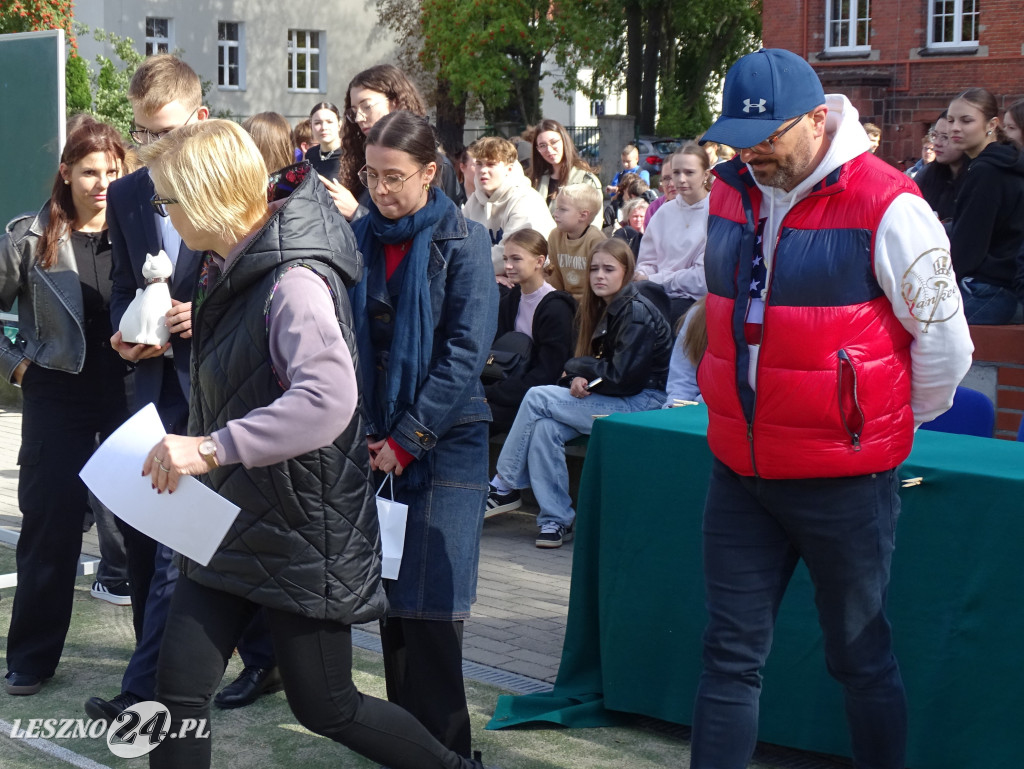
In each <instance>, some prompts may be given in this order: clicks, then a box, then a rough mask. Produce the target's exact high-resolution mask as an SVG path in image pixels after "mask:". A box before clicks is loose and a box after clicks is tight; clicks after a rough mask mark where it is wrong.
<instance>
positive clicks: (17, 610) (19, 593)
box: [7, 366, 127, 678]
mask: <svg viewBox="0 0 1024 769" xmlns="http://www.w3.org/2000/svg"><path fill="white" fill-rule="evenodd" d="M90 384H91V383H90V382H89V381H88V380H83V379H82V378H81V377H79V376H78V375H75V374H67V373H64V372H61V371H51V370H49V369H44V368H41V367H39V366H29V367H28V370H27V371H26V372H25V378H24V380H23V382H22V386H23V388H24V390H23V395H24V398H23V406H22V416H21V450H20V452H19V453H18V464H19V466H20V470H19V473H18V505H19V507H20V508H21V514H22V522H21V535H20V536H19V538H18V548H17V564H18V587H17V590H16V591H15V593H14V606H13V608H12V611H11V626H10V630H9V631H8V633H7V669H8V670H12V671H17V672H19V673H28V674H30V675H35V676H39V677H40V678H49V677H50V676H52V675H53V674H54V671H55V670H56V669H57V663H58V662H59V661H60V656H61V653H62V652H63V651H64V640H65V638H66V636H67V632H68V627H69V626H70V624H71V606H72V602H73V599H74V589H75V574H76V572H77V570H78V558H79V556H80V555H81V553H82V521H83V520H84V519H85V511H86V510H87V509H88V507H89V494H88V489H86V486H85V484H84V483H82V481H81V479H80V478H79V477H78V473H79V471H80V470H81V469H82V467H83V465H85V463H86V461H87V460H88V459H89V457H90V456H91V455H92V453H93V450H94V449H95V448H96V438H97V436H100V438H101V439H102V438H105V437H106V436H107V435H108V434H109V433H111V432H112V431H113V430H114V429H115V428H117V427H118V426H119V425H120V424H121V423H122V422H123V421H124V420H125V418H126V417H127V407H126V405H125V400H124V389H123V386H122V387H121V389H120V391H119V392H118V391H117V389H116V388H111V389H109V390H106V391H103V390H102V389H101V390H99V391H97V388H95V387H91V386H90Z"/></svg>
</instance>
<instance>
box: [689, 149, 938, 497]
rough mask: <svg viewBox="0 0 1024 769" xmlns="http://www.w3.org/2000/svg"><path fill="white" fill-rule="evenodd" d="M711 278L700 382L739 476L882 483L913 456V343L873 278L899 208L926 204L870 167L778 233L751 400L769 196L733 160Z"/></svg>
mask: <svg viewBox="0 0 1024 769" xmlns="http://www.w3.org/2000/svg"><path fill="white" fill-rule="evenodd" d="M716 175H717V176H718V177H719V180H718V181H716V183H715V186H714V189H713V191H712V193H711V211H710V220H709V224H708V241H707V243H708V245H707V251H706V255H705V260H704V264H705V271H706V273H707V282H708V299H707V324H708V348H707V353H706V354H705V355H704V359H703V361H702V362H701V366H700V371H699V374H698V380H699V384H700V391H701V394H703V396H704V399H705V401H706V403H707V406H708V412H709V425H708V443H709V444H710V447H711V451H712V453H713V454H714V455H715V456H716V457H717V458H718V459H719V460H721V461H722V462H723V463H724V464H726V465H727V466H728V467H730V468H731V469H732V470H734V471H735V472H737V473H739V474H740V475H746V476H752V475H757V476H760V477H763V478H828V477H839V476H851V475H862V474H865V473H872V472H880V471H883V470H888V469H891V468H893V467H895V466H896V465H898V464H899V463H900V462H902V461H903V460H904V459H906V457H907V455H908V454H909V453H910V447H911V444H912V443H913V437H914V416H913V413H912V412H911V409H910V388H911V379H910V343H911V340H912V337H911V335H910V334H909V333H908V332H907V331H906V330H905V329H904V328H903V326H902V325H901V324H900V322H899V320H897V318H896V316H895V314H894V313H893V311H892V306H891V304H890V303H889V299H888V298H887V297H886V296H885V294H884V293H883V291H882V288H881V286H879V284H878V281H877V280H876V278H875V273H874V245H875V234H876V232H877V230H878V225H879V223H880V222H881V219H882V216H883V215H884V213H885V211H886V209H887V208H888V206H889V204H890V203H891V202H892V200H893V199H894V198H895V197H896V196H898V195H900V194H902V193H905V192H911V193H913V194H919V193H918V192H917V188H916V186H915V185H914V183H913V182H912V181H910V180H909V179H907V177H905V176H903V175H902V174H900V173H898V172H897V171H896V170H895V169H893V168H891V167H890V166H888V165H886V164H885V163H884V162H882V161H881V160H879V159H877V158H875V157H874V156H873V155H871V154H869V153H864V154H863V155H860V156H858V157H856V158H854V159H853V160H851V161H850V162H848V163H845V164H844V165H842V166H840V167H839V168H838V169H836V170H835V171H833V172H832V173H830V174H829V175H828V176H827V177H825V178H824V179H823V180H822V181H821V182H819V183H818V184H817V185H815V186H814V188H813V190H812V191H811V193H810V194H809V195H808V196H807V197H806V198H804V199H803V200H801V201H800V202H799V203H797V204H796V205H795V206H793V208H792V209H790V211H789V212H788V213H787V214H786V216H785V218H784V219H783V222H782V226H781V228H780V229H779V235H778V240H777V242H776V245H775V252H774V258H773V260H772V272H771V276H770V278H769V282H768V286H767V293H766V295H765V312H764V325H763V326H762V338H761V347H760V351H759V354H758V361H757V380H756V384H757V391H756V393H755V392H754V390H753V389H752V388H751V387H750V385H749V384H748V376H747V375H748V365H749V359H750V355H749V352H748V348H747V341H746V339H745V336H744V322H745V318H746V312H747V303H748V296H749V290H748V286H749V285H750V281H751V272H752V260H753V254H754V247H755V237H756V235H755V231H756V224H757V215H758V213H757V212H760V210H761V191H760V190H759V189H758V187H757V186H756V185H755V184H754V181H753V178H752V177H751V174H750V172H749V170H748V169H747V167H746V166H745V165H744V164H743V163H741V162H740V161H739V159H738V158H737V159H736V160H735V161H732V162H730V163H726V164H722V165H720V166H719V167H718V169H716Z"/></svg>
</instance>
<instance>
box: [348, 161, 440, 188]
mask: <svg viewBox="0 0 1024 769" xmlns="http://www.w3.org/2000/svg"><path fill="white" fill-rule="evenodd" d="M424 168H426V166H425V165H424V166H420V167H419V168H417V169H416V170H415V171H413V172H412V173H411V174H409V175H408V176H399V175H398V174H390V175H388V176H378V175H377V174H375V173H373V172H372V171H367V170H366V166H363V167H362V168H360V169H359V181H361V182H362V183H363V186H364V187H366V188H367V189H370V190H375V189H377V185H378V184H383V185H384V187H385V189H387V191H388V192H401V191H402V188H403V187H405V183H406V182H407V181H409V180H410V179H411V178H412V177H414V176H415V175H416V174H418V173H419V172H420V171H422V170H423V169H424Z"/></svg>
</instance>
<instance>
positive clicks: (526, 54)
mask: <svg viewBox="0 0 1024 769" xmlns="http://www.w3.org/2000/svg"><path fill="white" fill-rule="evenodd" d="M614 8H616V6H613V4H612V3H611V0H555V2H551V0H422V2H421V3H420V13H419V15H418V21H419V32H418V34H419V36H420V38H421V39H422V48H421V50H420V58H421V60H422V63H423V65H424V66H425V67H427V68H428V69H430V70H433V71H436V72H437V75H438V77H439V78H440V79H442V80H444V81H446V82H447V84H448V86H449V88H450V93H451V98H452V99H453V100H456V101H457V100H459V99H461V98H462V97H464V96H468V97H475V98H477V99H479V100H480V102H481V103H482V104H483V107H484V110H485V114H486V116H487V118H488V119H489V120H492V121H501V120H507V121H510V122H519V123H527V124H528V123H533V122H536V121H537V120H539V119H540V118H541V117H542V115H541V114H540V104H541V85H542V82H543V81H544V80H545V78H549V79H550V83H551V88H552V91H553V92H554V94H555V95H556V96H558V97H560V98H567V97H568V96H569V95H571V94H573V93H575V92H576V91H583V93H584V94H586V95H588V96H591V97H597V96H598V95H600V94H603V93H604V92H605V90H606V86H607V84H608V83H609V82H610V81H612V80H614V78H615V77H616V74H615V73H616V72H617V64H618V62H619V60H620V58H621V45H620V44H619V42H618V41H619V40H620V39H621V34H620V28H621V23H620V19H619V15H618V14H617V13H614V12H613V10H614ZM549 56H550V57H551V58H552V59H553V60H554V63H555V68H554V70H553V71H547V72H546V71H544V69H543V64H544V62H545V60H546V59H547V58H548V57H549ZM585 68H590V69H592V70H593V71H594V72H596V73H598V74H597V76H595V77H591V78H588V79H586V80H583V79H582V78H581V77H580V75H579V73H580V70H581V69H585ZM556 73H557V74H556Z"/></svg>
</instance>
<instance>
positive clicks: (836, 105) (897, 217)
mask: <svg viewBox="0 0 1024 769" xmlns="http://www.w3.org/2000/svg"><path fill="white" fill-rule="evenodd" d="M825 99H826V102H825V103H826V106H827V107H828V116H827V118H826V122H825V132H826V134H827V135H828V136H829V137H830V138H831V144H830V145H829V148H828V150H827V152H826V154H825V156H824V158H822V160H821V162H820V163H819V164H818V166H817V168H815V169H814V171H813V172H812V173H811V175H810V176H808V177H807V178H806V179H804V180H803V181H802V182H801V183H800V184H799V185H797V186H796V187H794V188H793V189H792V190H790V191H789V192H787V191H785V190H783V189H780V188H778V187H764V186H762V185H760V184H758V187H759V188H760V190H761V193H762V195H763V197H762V200H761V212H760V216H761V217H766V219H767V220H766V222H765V230H764V241H763V249H764V259H765V265H766V267H767V270H768V275H769V278H768V283H769V284H770V283H771V270H772V260H773V258H774V256H775V244H776V243H777V242H778V236H779V229H780V228H781V226H782V221H783V219H784V218H785V216H786V214H787V213H788V212H789V210H790V209H791V208H793V206H795V205H796V204H797V203H799V202H800V201H801V200H803V199H804V198H806V197H807V195H808V194H809V193H810V192H811V189H812V188H813V187H814V185H816V184H817V183H818V182H820V181H821V180H822V179H824V178H825V177H826V176H828V174H830V173H831V172H832V171H834V170H835V169H837V168H839V166H841V165H842V164H843V163H846V162H848V161H850V160H852V159H853V158H855V157H857V156H858V155H860V154H862V153H864V152H867V150H868V147H869V142H868V137H867V134H866V133H865V132H864V128H863V127H862V126H861V124H860V121H859V119H858V117H859V116H858V114H857V110H856V109H855V108H854V106H853V105H852V104H851V103H850V100H849V99H847V98H846V97H845V96H843V95H842V94H829V95H827V96H826V97H825ZM712 194H713V193H712ZM659 213H660V212H659ZM652 221H653V220H652ZM874 268H875V279H876V280H877V281H878V284H879V286H881V288H882V290H883V291H884V292H885V295H886V297H887V298H888V299H889V302H890V303H891V304H892V308H893V312H894V313H895V315H896V318H897V319H898V320H899V321H900V323H901V324H902V325H903V327H904V328H905V329H906V330H907V331H908V332H909V333H910V334H911V335H912V336H913V337H914V341H912V342H911V344H910V356H911V396H910V406H911V408H912V409H913V411H914V421H915V423H916V424H917V425H920V424H921V423H922V422H928V421H930V420H932V419H934V418H935V417H937V416H938V415H939V414H941V413H943V412H944V411H946V410H947V409H948V408H949V407H950V406H951V405H952V404H953V393H954V391H955V389H956V386H957V385H958V384H960V380H962V379H963V377H964V375H965V374H966V373H967V370H968V369H969V368H970V366H971V354H972V353H973V352H974V345H973V343H972V342H971V336H970V332H969V330H968V328H967V321H966V319H965V318H964V312H963V307H962V303H961V301H960V294H959V291H958V290H957V286H956V280H955V278H954V277H953V276H952V273H948V274H947V273H945V270H947V269H951V266H950V262H949V239H948V238H947V237H946V231H945V230H944V229H943V227H942V224H941V223H940V222H939V220H938V219H937V218H936V217H935V215H934V214H933V213H932V211H931V209H930V207H929V206H928V204H927V203H926V202H925V201H924V199H923V198H921V197H920V196H919V195H913V194H911V193H903V194H901V195H899V196H897V197H896V198H895V199H894V200H893V201H892V203H890V204H889V208H888V209H887V210H886V212H885V214H884V215H883V217H882V221H881V223H880V224H879V226H878V231H877V233H876V237H875V254H874ZM937 278H938V279H939V281H937V280H936V279H937ZM939 282H941V285H938V283H939ZM764 296H765V292H762V297H764ZM905 297H906V298H905ZM763 317H764V302H763V301H762V300H757V299H752V300H751V302H750V308H749V309H748V311H747V321H748V322H750V323H760V322H761V320H762V318H763ZM757 353H758V346H757V345H751V346H750V370H749V381H750V384H751V387H754V388H755V389H756V376H757Z"/></svg>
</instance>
